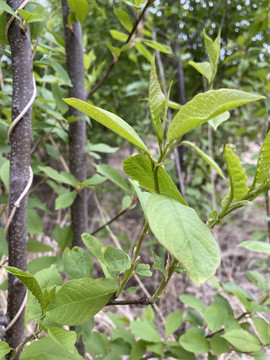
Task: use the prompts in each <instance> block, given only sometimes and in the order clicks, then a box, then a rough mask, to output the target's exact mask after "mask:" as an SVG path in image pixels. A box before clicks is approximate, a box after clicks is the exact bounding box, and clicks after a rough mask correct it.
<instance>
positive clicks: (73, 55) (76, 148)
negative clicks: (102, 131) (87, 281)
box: [62, 0, 88, 246]
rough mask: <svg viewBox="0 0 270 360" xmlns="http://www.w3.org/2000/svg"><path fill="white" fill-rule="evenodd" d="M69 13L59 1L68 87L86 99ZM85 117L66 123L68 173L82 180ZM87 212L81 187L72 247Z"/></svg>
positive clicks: (75, 27)
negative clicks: (67, 131)
mask: <svg viewBox="0 0 270 360" xmlns="http://www.w3.org/2000/svg"><path fill="white" fill-rule="evenodd" d="M70 12H71V10H70V8H69V6H68V3H67V0H62V14H63V22H64V28H65V44H66V62H67V70H68V74H69V77H70V80H71V83H72V85H73V86H72V87H70V88H69V96H70V97H76V98H78V99H81V100H84V101H85V100H86V91H85V83H84V60H83V42H82V29H81V24H80V23H79V22H77V23H74V24H72V27H68V26H67V25H68V14H69V13H70ZM69 114H70V115H71V116H82V113H81V112H80V111H78V110H76V109H74V108H72V107H71V108H70V109H69ZM85 131H86V130H85V118H84V117H81V118H80V120H78V121H76V122H74V123H71V124H70V125H69V164H70V172H71V173H72V174H73V175H74V176H75V177H76V179H77V181H79V182H83V181H84V180H85V179H86V163H85V151H86V150H85V147H86V132H85ZM87 220H88V215H87V194H86V189H83V190H82V191H81V192H80V193H79V194H78V195H77V197H76V199H75V201H74V203H73V205H72V206H71V222H72V228H73V232H74V241H73V246H75V245H76V246H84V245H83V242H82V240H81V234H82V233H84V232H86V231H87V229H88V221H87Z"/></svg>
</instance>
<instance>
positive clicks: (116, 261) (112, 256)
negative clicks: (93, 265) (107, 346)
mask: <svg viewBox="0 0 270 360" xmlns="http://www.w3.org/2000/svg"><path fill="white" fill-rule="evenodd" d="M103 256H104V262H105V265H106V266H107V267H108V268H109V269H111V270H112V271H119V272H123V271H125V270H127V269H129V268H130V266H131V261H130V258H129V256H128V254H126V253H124V251H122V250H120V249H117V248H115V247H113V246H107V247H106V249H105V251H104V253H103Z"/></svg>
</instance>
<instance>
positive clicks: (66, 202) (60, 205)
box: [55, 191, 78, 210]
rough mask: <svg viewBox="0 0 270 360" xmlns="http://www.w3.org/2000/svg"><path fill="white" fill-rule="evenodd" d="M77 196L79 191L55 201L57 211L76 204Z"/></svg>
mask: <svg viewBox="0 0 270 360" xmlns="http://www.w3.org/2000/svg"><path fill="white" fill-rule="evenodd" d="M77 195H78V193H77V191H67V192H65V193H64V194H62V195H59V196H58V197H57V198H56V199H55V210H59V209H65V208H67V207H69V206H71V205H72V204H73V203H74V201H75V199H76V196H77Z"/></svg>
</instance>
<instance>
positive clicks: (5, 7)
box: [0, 0, 21, 21]
mask: <svg viewBox="0 0 270 360" xmlns="http://www.w3.org/2000/svg"><path fill="white" fill-rule="evenodd" d="M0 9H2V10H4V11H6V12H7V13H8V14H11V15H12V16H14V17H15V18H16V19H17V20H19V21H21V20H20V18H19V16H18V15H17V14H16V13H15V12H14V11H13V10H12V8H11V7H10V6H9V5H8V4H7V3H6V2H5V1H3V0H0Z"/></svg>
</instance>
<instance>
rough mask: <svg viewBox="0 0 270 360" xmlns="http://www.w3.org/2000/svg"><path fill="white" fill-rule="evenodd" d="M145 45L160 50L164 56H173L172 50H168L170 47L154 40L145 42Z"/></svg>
mask: <svg viewBox="0 0 270 360" xmlns="http://www.w3.org/2000/svg"><path fill="white" fill-rule="evenodd" d="M143 43H144V44H145V45H147V46H149V47H150V48H152V49H155V50H158V51H160V52H162V53H164V54H171V53H172V52H171V50H170V49H169V48H168V46H166V45H163V44H160V43H158V42H156V41H152V40H143Z"/></svg>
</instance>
